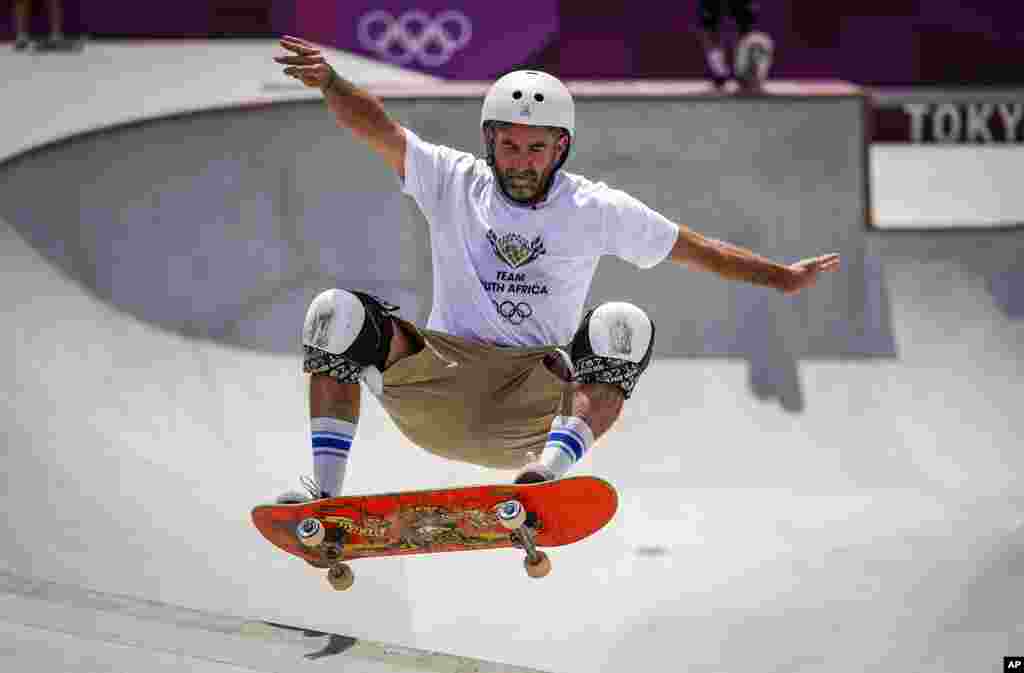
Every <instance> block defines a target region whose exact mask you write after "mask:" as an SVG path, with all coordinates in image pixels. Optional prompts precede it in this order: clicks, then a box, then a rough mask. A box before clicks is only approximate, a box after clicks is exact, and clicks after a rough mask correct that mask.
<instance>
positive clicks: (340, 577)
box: [295, 517, 356, 591]
mask: <svg viewBox="0 0 1024 673" xmlns="http://www.w3.org/2000/svg"><path fill="white" fill-rule="evenodd" d="M295 535H296V537H298V538H299V542H301V543H302V545H303V546H304V547H308V548H309V549H319V550H320V559H321V562H322V564H323V566H324V567H326V568H327V582H328V583H329V584H330V585H331V586H332V587H334V589H335V590H337V591H344V590H346V589H348V588H349V587H351V586H352V584H353V583H354V582H355V579H356V578H355V574H354V573H353V572H352V568H351V567H349V565H348V564H347V563H345V562H344V559H345V532H344V531H343V530H342V529H341V528H334V529H331V530H328V529H326V528H324V525H323V524H322V523H321V522H320V520H319V519H317V518H315V517H308V518H306V519H303V520H302V521H300V522H299V525H297V526H296V527H295Z"/></svg>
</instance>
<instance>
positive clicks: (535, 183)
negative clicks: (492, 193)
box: [501, 171, 541, 201]
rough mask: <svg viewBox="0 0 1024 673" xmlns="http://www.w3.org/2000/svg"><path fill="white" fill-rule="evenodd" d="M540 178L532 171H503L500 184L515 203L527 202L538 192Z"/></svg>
mask: <svg viewBox="0 0 1024 673" xmlns="http://www.w3.org/2000/svg"><path fill="white" fill-rule="evenodd" d="M540 178H541V176H540V175H538V174H537V173H536V172H534V171H523V172H522V173H516V172H514V171H505V172H504V173H502V175H501V184H502V186H503V187H504V188H505V191H506V192H507V193H508V194H509V196H511V197H512V198H514V199H516V200H517V201H529V200H530V199H533V198H535V197H536V196H537V195H538V193H539V192H540V189H541V181H540Z"/></svg>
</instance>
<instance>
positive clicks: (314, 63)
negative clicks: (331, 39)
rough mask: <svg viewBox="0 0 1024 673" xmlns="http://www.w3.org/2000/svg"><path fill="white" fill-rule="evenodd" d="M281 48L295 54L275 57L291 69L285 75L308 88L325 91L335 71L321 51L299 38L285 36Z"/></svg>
mask: <svg viewBox="0 0 1024 673" xmlns="http://www.w3.org/2000/svg"><path fill="white" fill-rule="evenodd" d="M281 46H282V47H284V48H285V49H287V50H288V51H290V52H292V53H293V54H295V55H294V56H275V57H274V60H275V61H277V62H278V63H280V64H281V65H287V66H289V67H287V68H285V69H284V74H286V75H288V76H289V77H294V78H295V79H297V80H299V81H301V82H302V83H303V84H305V85H306V86H308V87H316V88H317V89H321V90H323V89H324V88H326V87H327V85H329V84H330V83H331V80H333V79H334V77H335V74H334V70H333V69H332V68H331V66H330V65H329V64H328V63H327V60H326V59H325V58H324V57H323V55H322V54H321V53H320V50H319V49H317V48H316V47H314V46H313V45H311V44H310V43H308V42H305V41H303V40H300V39H299V38H297V37H292V36H290V35H285V36H284V37H283V38H281Z"/></svg>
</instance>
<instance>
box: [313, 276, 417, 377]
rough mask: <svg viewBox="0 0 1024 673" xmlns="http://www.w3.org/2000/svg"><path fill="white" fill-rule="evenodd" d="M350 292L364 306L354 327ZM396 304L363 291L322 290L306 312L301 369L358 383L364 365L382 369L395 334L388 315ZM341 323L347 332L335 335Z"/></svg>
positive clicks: (353, 306) (395, 309)
mask: <svg viewBox="0 0 1024 673" xmlns="http://www.w3.org/2000/svg"><path fill="white" fill-rule="evenodd" d="M352 295H354V296H355V297H356V298H357V299H358V300H359V304H360V305H361V306H362V309H363V312H362V316H361V319H362V324H361V325H355V326H354V328H353V324H352V322H351V320H353V315H352V314H353V311H354V309H355V304H354V301H353V300H352V299H351V296H352ZM398 308H399V307H398V306H393V305H391V304H388V303H387V302H385V301H382V300H380V299H378V298H377V297H375V296H373V295H371V294H368V293H366V292H358V291H355V290H327V291H326V292H323V293H321V294H320V295H319V296H317V298H316V299H314V300H313V303H312V305H311V306H310V308H309V312H308V313H307V315H306V324H305V326H304V328H303V339H302V341H303V343H302V347H303V361H302V371H304V372H306V373H307V374H326V375H328V376H330V377H332V378H334V379H335V380H337V381H338V382H340V383H358V382H359V380H360V378H361V376H362V374H363V371H364V370H365V369H366V368H367V367H376V368H377V369H378V370H379V371H384V366H385V364H386V363H387V358H388V353H390V352H391V339H392V337H393V336H394V324H393V323H392V321H391V319H390V315H391V313H393V312H394V311H397V310H398ZM340 325H344V326H345V328H348V335H347V336H344V337H339V336H338V335H337V331H339V329H341V328H340V327H339V326H340ZM339 338H341V341H340V346H339V342H338V339H339ZM332 342H334V343H332ZM334 351H340V352H334Z"/></svg>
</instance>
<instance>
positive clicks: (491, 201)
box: [274, 37, 839, 502]
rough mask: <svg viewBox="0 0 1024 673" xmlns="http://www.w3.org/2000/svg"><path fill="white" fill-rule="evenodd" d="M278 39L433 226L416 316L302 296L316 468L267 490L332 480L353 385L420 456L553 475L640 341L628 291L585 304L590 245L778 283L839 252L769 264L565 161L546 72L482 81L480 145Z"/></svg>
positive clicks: (597, 429) (557, 87)
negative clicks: (427, 281) (413, 319)
mask: <svg viewBox="0 0 1024 673" xmlns="http://www.w3.org/2000/svg"><path fill="white" fill-rule="evenodd" d="M281 46H282V47H283V48H284V49H286V50H287V51H288V52H290V54H288V55H284V56H278V57H276V58H275V59H274V60H275V61H277V62H278V63H280V64H282V65H285V66H287V67H285V69H284V72H285V73H286V74H287V75H289V76H291V77H294V78H296V79H299V80H300V81H302V82H303V83H304V84H305V85H306V86H309V87H317V88H319V89H321V90H322V91H323V94H324V99H325V102H326V104H327V106H328V108H329V110H330V112H331V113H332V115H333V117H334V119H335V120H336V122H337V124H338V125H339V126H341V127H345V128H346V129H348V130H349V131H350V132H351V133H352V134H353V135H354V136H355V137H356V138H358V139H359V140H361V141H363V142H365V143H366V144H367V145H368V146H369V147H370V148H371V149H372V150H374V151H375V152H376V153H377V154H378V155H379V156H380V157H381V158H382V159H383V160H384V161H385V162H386V163H387V164H388V165H389V166H390V167H391V168H392V169H393V170H394V171H395V173H396V174H397V175H398V177H399V179H400V182H401V185H402V190H403V191H404V192H405V193H406V194H408V195H409V196H411V197H412V198H413V199H414V200H415V201H416V203H417V204H418V205H419V207H420V209H421V210H422V212H423V214H424V215H425V217H426V219H427V222H428V223H429V226H430V239H431V248H432V251H431V252H432V256H433V273H434V293H433V295H434V299H433V306H432V307H431V311H430V317H429V319H428V322H427V325H426V328H419V327H417V326H415V325H413V324H411V323H409V322H406V321H404V320H402V319H400V318H399V317H398V316H396V315H394V313H393V311H394V310H395V309H396V307H394V306H392V305H390V304H388V303H387V302H386V301H383V300H382V299H378V298H376V297H373V296H370V295H368V294H365V293H362V292H359V291H356V290H354V289H329V290H326V291H324V292H322V293H321V294H319V295H318V296H317V297H316V298H315V299H313V302H312V304H311V305H310V307H309V310H308V312H307V314H306V319H305V324H304V327H303V347H304V364H303V369H304V371H305V372H307V373H309V374H310V384H309V385H310V418H311V423H310V425H311V434H312V449H313V460H314V471H315V480H304V485H305V486H306V488H307V490H309V491H310V495H309V496H305V495H300V494H297V493H289V494H285V495H284V496H282V497H281V498H280V499H279V501H280V502H298V501H301V500H303V499H308V497H313V498H318V497H331V496H336V495H339V494H340V492H341V489H342V484H343V480H344V476H345V469H346V465H347V462H348V459H349V454H350V451H351V450H352V446H353V441H354V440H355V437H356V425H357V423H358V419H359V407H360V394H361V390H360V385H359V384H360V381H362V382H364V383H365V384H366V386H367V388H369V389H370V390H371V391H372V392H373V393H374V394H375V395H376V396H377V398H378V399H379V400H380V402H381V405H382V406H383V407H384V409H385V410H386V411H387V412H388V414H389V415H390V417H391V418H392V420H393V421H394V422H395V424H396V426H397V427H398V428H399V429H400V430H401V432H402V433H403V434H404V435H405V436H406V437H407V438H408V439H409V440H410V441H412V442H413V443H414V444H416V445H418V446H420V447H422V448H424V449H425V450H427V451H429V452H431V453H434V454H437V455H440V456H443V457H446V458H449V459H453V460H459V461H464V462H470V463H474V464H477V465H482V466H487V467H492V468H498V469H509V470H517V473H516V478H515V480H516V482H518V483H531V482H537V481H545V480H550V479H557V478H559V477H562V476H563V475H565V474H566V472H567V471H568V470H569V469H570V468H571V467H572V465H573V464H574V463H576V462H577V461H579V460H580V459H581V458H582V457H583V456H584V455H585V454H586V453H587V451H588V450H589V449H590V448H591V447H592V446H593V444H594V442H595V441H597V440H598V439H599V438H600V437H601V436H602V435H603V434H604V433H605V432H607V431H608V429H609V428H610V427H611V426H612V424H613V423H615V421H616V419H617V418H618V417H619V414H620V412H621V410H622V406H623V402H624V401H625V400H626V399H628V398H629V397H630V396H631V395H632V394H633V392H634V391H635V389H636V384H637V380H638V379H639V377H640V375H641V374H642V373H643V371H644V370H645V369H646V368H647V365H648V363H649V361H650V358H651V349H652V345H653V342H654V325H653V324H652V322H651V320H650V318H649V316H648V315H647V314H646V313H645V312H644V311H643V310H642V309H641V308H639V307H637V306H635V305H633V304H631V303H627V302H610V303H605V304H601V305H600V306H597V307H594V308H592V309H590V310H589V311H587V312H586V313H584V302H585V300H586V295H587V291H588V288H589V286H590V282H591V279H592V277H593V274H594V271H595V270H596V268H597V263H598V260H599V259H600V257H601V256H603V255H616V256H618V257H620V258H623V259H626V260H628V261H630V262H632V263H633V264H635V265H637V266H638V267H641V268H650V267H653V266H655V265H656V264H658V263H660V262H662V261H665V260H670V261H672V262H674V263H678V264H682V265H685V266H688V267H690V268H691V269H696V270H705V271H711V272H714V273H717V274H719V275H721V276H723V277H724V278H728V279H732V280H738V281H745V282H749V283H755V284H759V285H764V286H768V287H773V288H775V289H777V290H779V291H782V292H784V293H787V294H792V293H795V292H798V291H800V290H802V289H804V288H807V287H810V286H812V285H813V284H814V283H815V282H816V280H817V278H818V275H819V274H820V273H822V272H828V271H835V270H836V269H837V268H838V266H839V258H838V256H837V255H826V256H823V257H818V258H814V259H807V260H804V261H801V262H798V263H796V264H792V265H789V266H786V265H782V264H776V263H773V262H771V261H769V260H766V259H763V258H761V257H758V256H756V255H754V254H753V253H751V252H749V251H747V250H744V249H742V248H738V247H736V246H733V245H729V244H727V243H723V242H720V241H716V240H712V239H709V238H706V237H704V236H702V235H700V234H698V233H697V232H695V231H693V230H691V229H689V228H687V227H685V226H682V225H679V224H676V223H673V222H671V221H669V220H668V219H666V218H665V217H663V216H662V215H661V214H659V213H657V212H656V211H654V210H652V209H651V208H649V207H647V206H646V205H644V204H643V203H641V202H640V201H639V200H637V199H636V198H634V197H632V196H630V195H629V194H626V193H625V192H622V191H619V190H616V189H613V188H611V187H608V186H607V185H605V184H604V183H600V182H592V181H590V180H588V179H587V178H585V177H583V176H580V175H576V174H573V173H569V172H567V171H564V170H562V165H563V164H564V162H565V161H566V159H567V158H568V156H569V155H570V152H571V149H572V142H573V139H574V137H575V130H576V128H575V111H574V103H573V99H572V96H571V95H570V93H569V91H568V89H567V88H566V87H565V86H564V85H563V84H562V83H561V82H560V81H558V79H556V78H555V77H552V76H551V75H548V74H545V73H542V72H536V71H517V72H513V73H510V74H508V75H505V76H504V77H501V78H500V79H499V80H498V81H496V82H495V83H494V84H493V85H492V87H491V88H490V90H489V91H488V93H487V95H486V97H485V99H484V101H483V109H482V113H481V132H482V137H483V144H484V150H485V158H483V159H479V158H476V157H474V156H473V155H471V154H468V153H466V152H462V151H458V150H456V149H452V148H449V147H444V146H440V145H435V144H432V143H430V142H429V141H427V140H425V139H422V138H420V137H419V136H418V135H416V133H415V132H414V131H412V130H411V129H407V128H403V127H402V126H401V125H399V124H398V123H397V122H395V121H394V120H392V119H391V117H389V116H388V114H387V112H386V111H385V110H384V108H383V106H382V104H381V103H380V101H379V100H377V99H376V98H374V97H373V96H371V95H370V94H368V93H367V92H366V91H364V90H363V89H361V88H359V87H357V86H355V85H353V84H352V83H351V82H349V81H348V80H346V79H345V78H344V76H343V75H341V74H339V73H337V72H336V71H335V70H334V69H333V68H332V67H331V66H330V64H328V63H327V61H326V59H325V58H324V57H323V55H322V54H321V53H320V52H319V51H318V50H317V48H316V47H314V46H313V45H310V44H308V43H306V42H304V41H302V40H299V39H298V38H293V37H285V38H283V39H282V40H281ZM344 226H360V225H359V223H357V222H352V223H348V224H346V225H344ZM344 226H343V227H341V228H339V234H338V235H339V236H344Z"/></svg>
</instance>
